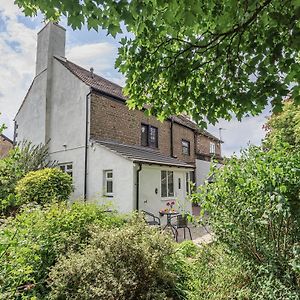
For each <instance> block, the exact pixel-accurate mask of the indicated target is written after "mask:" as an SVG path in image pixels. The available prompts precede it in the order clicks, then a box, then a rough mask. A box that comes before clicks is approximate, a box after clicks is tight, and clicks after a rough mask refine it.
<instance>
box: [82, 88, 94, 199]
mask: <svg viewBox="0 0 300 300" xmlns="http://www.w3.org/2000/svg"><path fill="white" fill-rule="evenodd" d="M91 94H92V91H91V90H90V91H89V93H88V94H87V95H86V96H85V144H84V192H83V197H84V201H86V199H87V165H88V142H89V97H90V95H91Z"/></svg>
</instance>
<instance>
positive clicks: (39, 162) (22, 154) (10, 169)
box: [0, 141, 55, 215]
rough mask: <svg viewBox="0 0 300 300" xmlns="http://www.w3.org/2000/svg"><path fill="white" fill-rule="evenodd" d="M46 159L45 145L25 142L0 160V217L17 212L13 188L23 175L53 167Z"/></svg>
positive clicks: (52, 163)
mask: <svg viewBox="0 0 300 300" xmlns="http://www.w3.org/2000/svg"><path fill="white" fill-rule="evenodd" d="M48 158H49V155H48V147H47V145H42V144H40V145H37V146H35V145H33V144H32V143H30V142H26V141H25V142H23V143H22V144H20V145H18V146H16V147H15V148H14V149H12V150H11V151H10V152H9V154H8V156H7V157H5V158H2V159H0V215H9V214H13V213H15V211H16V210H17V208H18V205H17V203H16V197H15V187H16V184H17V182H18V181H19V180H20V179H21V178H22V177H24V176H25V174H27V173H28V172H30V171H34V170H39V169H43V168H46V167H53V166H55V162H52V161H49V159H48Z"/></svg>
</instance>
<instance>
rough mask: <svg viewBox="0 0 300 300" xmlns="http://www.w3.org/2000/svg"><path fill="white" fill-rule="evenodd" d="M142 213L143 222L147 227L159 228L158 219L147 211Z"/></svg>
mask: <svg viewBox="0 0 300 300" xmlns="http://www.w3.org/2000/svg"><path fill="white" fill-rule="evenodd" d="M142 213H143V214H144V220H145V222H146V223H147V224H148V225H156V226H160V218H159V217H157V216H155V215H154V214H152V213H150V212H148V211H145V210H142ZM149 219H150V220H149Z"/></svg>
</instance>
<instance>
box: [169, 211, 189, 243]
mask: <svg viewBox="0 0 300 300" xmlns="http://www.w3.org/2000/svg"><path fill="white" fill-rule="evenodd" d="M174 218H176V224H174V226H175V227H176V229H177V230H178V229H180V228H182V229H183V238H184V239H185V229H187V230H188V232H189V234H190V238H191V240H192V239H193V238H192V233H191V229H190V227H189V226H188V214H184V215H177V216H175V217H174Z"/></svg>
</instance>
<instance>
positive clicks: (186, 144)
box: [181, 140, 190, 155]
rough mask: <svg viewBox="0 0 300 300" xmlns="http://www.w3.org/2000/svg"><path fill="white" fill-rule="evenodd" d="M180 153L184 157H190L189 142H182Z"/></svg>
mask: <svg viewBox="0 0 300 300" xmlns="http://www.w3.org/2000/svg"><path fill="white" fill-rule="evenodd" d="M181 143H182V153H183V154H185V155H190V142H189V141H185V140H182V142H181Z"/></svg>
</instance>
